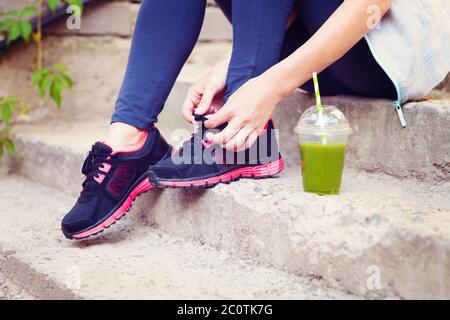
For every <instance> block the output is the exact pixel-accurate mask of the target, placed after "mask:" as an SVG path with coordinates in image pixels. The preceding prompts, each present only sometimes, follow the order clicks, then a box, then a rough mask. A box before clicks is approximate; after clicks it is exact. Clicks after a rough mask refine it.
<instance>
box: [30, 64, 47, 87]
mask: <svg viewBox="0 0 450 320" xmlns="http://www.w3.org/2000/svg"><path fill="white" fill-rule="evenodd" d="M46 73H48V69H47V68H40V69H37V70H36V71H35V72H34V73H33V79H32V81H31V84H32V85H33V86H36V85H38V84H39V82H41V80H42V77H43V75H44V74H46Z"/></svg>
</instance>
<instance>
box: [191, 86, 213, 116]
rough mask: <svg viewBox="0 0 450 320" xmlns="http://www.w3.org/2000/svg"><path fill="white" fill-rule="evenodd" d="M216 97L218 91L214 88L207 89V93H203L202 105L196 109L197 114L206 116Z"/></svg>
mask: <svg viewBox="0 0 450 320" xmlns="http://www.w3.org/2000/svg"><path fill="white" fill-rule="evenodd" d="M215 95H216V90H214V89H212V88H206V89H205V91H204V92H203V95H202V98H201V100H200V103H199V104H198V106H197V108H196V109H195V113H196V114H199V115H204V114H205V113H206V112H207V111H208V110H209V107H210V106H211V103H212V101H213V99H214V96H215Z"/></svg>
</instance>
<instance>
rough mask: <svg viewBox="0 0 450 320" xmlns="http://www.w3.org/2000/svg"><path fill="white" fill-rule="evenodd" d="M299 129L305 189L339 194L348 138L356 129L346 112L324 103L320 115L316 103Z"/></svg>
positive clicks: (296, 130)
mask: <svg viewBox="0 0 450 320" xmlns="http://www.w3.org/2000/svg"><path fill="white" fill-rule="evenodd" d="M295 132H296V133H298V135H299V149H300V158H301V168H302V176H303V188H304V190H305V191H306V192H312V193H316V194H319V195H330V194H339V191H340V188H341V181H342V170H343V168H344V162H345V151H346V149H347V141H348V137H349V135H350V134H352V133H353V131H352V129H351V127H350V125H349V123H348V121H347V119H346V118H345V116H344V114H343V113H342V112H341V111H340V110H339V109H338V108H336V107H333V106H323V108H322V114H321V115H319V111H318V109H317V107H316V106H313V107H310V108H309V109H307V110H306V111H305V112H304V113H303V115H302V116H301V118H300V120H299V122H298V124H297V127H296V128H295Z"/></svg>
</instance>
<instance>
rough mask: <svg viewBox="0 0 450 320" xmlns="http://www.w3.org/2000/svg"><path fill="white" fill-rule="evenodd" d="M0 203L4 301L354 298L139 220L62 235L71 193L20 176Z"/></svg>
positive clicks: (5, 188)
mask: <svg viewBox="0 0 450 320" xmlns="http://www.w3.org/2000/svg"><path fill="white" fill-rule="evenodd" d="M140 201H141V202H142V199H141V200H140ZM138 202H139V201H138ZM0 203H1V207H0V296H1V295H2V291H3V290H4V291H5V292H6V289H7V295H6V293H5V297H6V298H16V299H20V298H28V297H31V298H40V299H79V298H81V299H121V298H122V299H230V298H233V299H344V298H345V299H355V298H356V297H355V296H351V295H347V294H343V293H341V292H338V291H336V290H331V289H323V288H322V287H321V286H320V284H321V283H320V281H314V280H309V279H304V278H300V277H298V276H295V275H291V274H288V273H285V272H281V271H277V270H273V269H270V268H266V267H261V266H254V265H253V264H252V263H251V262H250V261H241V260H238V259H236V258H233V257H231V256H229V255H228V254H226V253H224V252H221V251H217V250H215V249H213V248H211V247H209V246H208V245H204V244H202V243H200V242H199V241H185V240H184V239H181V238H178V237H175V236H168V235H167V234H165V233H163V232H161V231H160V230H158V229H155V228H154V227H153V226H152V225H151V224H150V225H149V224H148V223H146V221H145V220H143V221H137V220H132V219H127V221H124V223H121V224H120V226H119V227H118V228H117V229H118V230H120V232H115V233H109V234H108V235H105V236H102V237H99V238H97V239H96V240H90V241H85V242H71V241H68V240H65V239H64V237H63V236H62V234H61V232H60V230H59V220H60V219H61V217H62V214H63V212H64V211H65V210H66V209H67V208H68V207H69V206H70V205H72V203H73V198H72V197H69V196H67V195H65V194H63V193H60V192H58V191H56V190H54V189H49V188H46V187H43V186H40V185H38V184H34V183H30V182H29V181H27V180H24V179H23V178H19V177H14V176H7V177H5V176H3V177H1V180H0ZM118 230H116V231H118ZM5 278H7V279H8V282H9V283H8V284H6V283H5V284H4V283H3V279H5ZM11 283H13V284H11ZM17 287H21V288H23V289H24V290H26V291H27V292H28V293H27V294H26V295H25V294H23V293H22V292H21V291H19V290H17ZM2 288H3V289H2Z"/></svg>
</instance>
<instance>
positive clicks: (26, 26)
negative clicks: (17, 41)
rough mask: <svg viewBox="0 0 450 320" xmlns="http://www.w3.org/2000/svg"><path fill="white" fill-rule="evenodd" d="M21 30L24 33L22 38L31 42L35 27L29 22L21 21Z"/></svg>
mask: <svg viewBox="0 0 450 320" xmlns="http://www.w3.org/2000/svg"><path fill="white" fill-rule="evenodd" d="M20 29H21V33H22V38H23V39H24V40H26V41H28V40H30V36H31V32H33V27H32V26H31V23H30V22H29V21H25V20H23V21H20Z"/></svg>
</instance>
